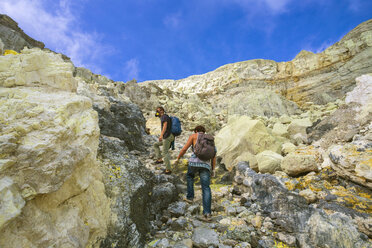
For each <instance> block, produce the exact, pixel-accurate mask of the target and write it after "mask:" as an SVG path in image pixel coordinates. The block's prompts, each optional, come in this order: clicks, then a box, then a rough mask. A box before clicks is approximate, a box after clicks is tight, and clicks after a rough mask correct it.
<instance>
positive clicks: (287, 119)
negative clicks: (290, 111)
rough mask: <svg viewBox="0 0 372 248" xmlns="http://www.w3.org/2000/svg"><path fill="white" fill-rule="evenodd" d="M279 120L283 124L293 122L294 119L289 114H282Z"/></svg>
mask: <svg viewBox="0 0 372 248" xmlns="http://www.w3.org/2000/svg"><path fill="white" fill-rule="evenodd" d="M279 121H280V122H281V123H282V124H289V123H291V121H292V119H291V117H289V116H288V115H282V116H280V117H279Z"/></svg>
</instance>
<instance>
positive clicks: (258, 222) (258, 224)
mask: <svg viewBox="0 0 372 248" xmlns="http://www.w3.org/2000/svg"><path fill="white" fill-rule="evenodd" d="M251 223H252V225H253V226H254V227H256V228H257V229H260V228H261V226H262V217H261V216H258V215H256V216H255V217H254V218H253V219H252V221H251Z"/></svg>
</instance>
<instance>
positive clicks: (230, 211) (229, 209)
mask: <svg viewBox="0 0 372 248" xmlns="http://www.w3.org/2000/svg"><path fill="white" fill-rule="evenodd" d="M226 213H227V214H228V215H233V216H234V215H236V213H237V212H236V208H235V207H233V206H229V207H227V208H226Z"/></svg>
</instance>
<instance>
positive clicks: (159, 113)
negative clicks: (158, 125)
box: [155, 107, 165, 117]
mask: <svg viewBox="0 0 372 248" xmlns="http://www.w3.org/2000/svg"><path fill="white" fill-rule="evenodd" d="M164 113H165V111H164V108H163V107H157V108H156V113H155V116H156V117H160V116H162V115H163V114H164Z"/></svg>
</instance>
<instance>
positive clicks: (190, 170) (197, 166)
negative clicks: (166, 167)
mask: <svg viewBox="0 0 372 248" xmlns="http://www.w3.org/2000/svg"><path fill="white" fill-rule="evenodd" d="M200 133H202V134H204V133H205V128H204V127H203V126H197V127H196V128H195V129H194V134H191V135H190V137H189V139H188V141H187V143H186V144H185V146H184V147H183V148H182V149H181V151H180V153H179V155H178V157H177V160H176V162H175V164H178V163H179V160H180V158H182V156H183V155H185V153H186V151H187V149H189V147H190V146H192V149H193V154H192V155H191V158H190V159H189V162H188V167H187V175H186V177H187V195H186V198H184V200H185V201H186V202H189V203H192V202H193V199H194V178H195V174H196V173H199V176H200V183H201V187H202V195H203V217H202V220H204V221H210V220H211V205H212V193H211V188H210V186H209V185H210V181H211V175H213V174H214V168H215V166H216V156H214V157H213V158H212V159H211V160H210V161H203V160H201V159H199V158H198V157H197V156H196V155H195V153H194V147H195V144H196V142H197V139H198V135H199V134H200ZM215 152H216V150H215Z"/></svg>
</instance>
